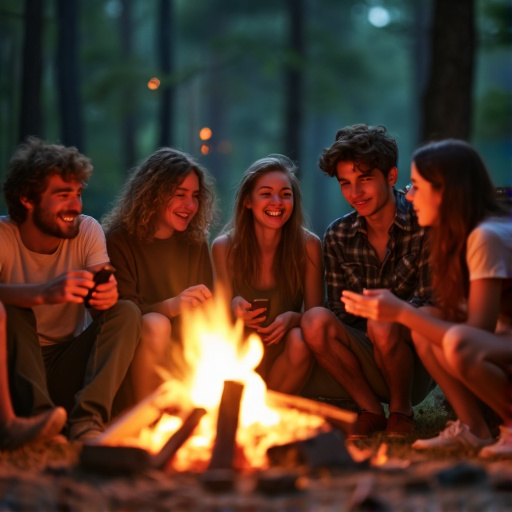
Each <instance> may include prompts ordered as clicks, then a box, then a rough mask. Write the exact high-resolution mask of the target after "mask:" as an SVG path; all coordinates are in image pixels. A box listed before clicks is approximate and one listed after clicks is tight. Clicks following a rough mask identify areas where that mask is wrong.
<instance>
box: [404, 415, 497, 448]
mask: <svg viewBox="0 0 512 512" xmlns="http://www.w3.org/2000/svg"><path fill="white" fill-rule="evenodd" d="M492 442H493V438H492V437H489V438H487V439H480V438H479V437H477V436H475V435H474V434H472V433H471V432H470V430H469V427H468V426H467V425H466V424H465V423H462V422H461V421H460V420H457V421H449V422H448V423H447V424H446V428H445V429H444V430H443V431H441V432H440V433H439V435H438V436H437V437H432V438H431V439H417V440H416V441H414V443H413V444H412V448H416V449H417V450H428V449H430V448H452V447H455V446H464V447H465V448H470V449H472V450H474V449H479V448H482V447H484V446H487V445H489V444H491V443H492Z"/></svg>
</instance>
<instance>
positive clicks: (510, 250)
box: [343, 139, 512, 456]
mask: <svg viewBox="0 0 512 512" xmlns="http://www.w3.org/2000/svg"><path fill="white" fill-rule="evenodd" d="M411 181H412V188H411V189H410V191H409V193H408V199H409V200H410V201H412V202H413V204H414V209H415V211H416V213H417V216H418V221H419V223H420V224H421V225H422V226H430V232H429V236H430V240H431V266H432V271H433V272H432V274H433V292H434V295H433V297H434V300H435V302H436V309H435V310H434V311H431V314H430V315H429V314H426V312H425V311H424V309H422V310H420V309H415V308H414V307H412V306H410V305H409V304H407V303H405V302H403V301H401V300H399V299H397V298H396V297H394V296H393V295H391V294H390V293H389V292H388V291H387V290H365V292H364V294H363V295H359V294H355V293H352V292H348V291H345V292H343V302H344V304H345V307H346V308H347V311H350V312H352V313H354V314H357V315H361V316H364V317H366V318H372V319H374V320H382V321H396V322H400V323H402V324H403V325H405V326H407V327H409V328H410V329H411V330H412V331H413V340H414V344H415V346H416V350H417V351H418V354H419V355H420V357H421V359H422V361H423V363H424V365H425V366H426V368H427V369H428V371H429V372H430V374H431V375H432V377H433V378H434V379H435V380H436V382H437V383H438V384H439V386H440V387H441V388H442V390H443V391H444V393H445V396H446V398H447V399H448V401H449V402H450V404H451V405H452V407H453V408H454V411H455V413H456V415H457V421H454V422H451V421H450V422H448V425H447V428H446V429H445V430H443V431H442V432H441V433H440V434H439V436H437V437H434V438H432V439H418V440H417V441H416V442H415V443H414V444H413V447H415V448H417V449H428V448H435V447H450V446H457V445H459V446H460V445H462V446H465V447H466V448H471V449H480V454H481V455H482V456H492V455H502V454H506V455H511V454H512V386H511V384H512V222H511V218H510V212H508V211H507V210H506V208H505V207H504V205H502V204H500V203H499V202H498V200H497V199H496V191H495V188H494V186H493V184H492V182H491V179H490V177H489V175H488V172H487V169H486V167H485V165H484V163H483V161H482V159H481V158H480V156H479V155H478V153H477V152H476V151H475V150H474V149H473V148H472V147H471V146H470V145H469V144H467V143H466V142H463V141H459V140H451V139H450V140H444V141H440V142H435V143H431V144H428V145H426V146H424V147H421V148H419V149H418V150H416V152H415V153H414V155H413V162H412V167H411ZM480 401H483V402H484V403H486V404H487V405H488V406H489V407H490V408H491V409H493V410H494V411H495V412H496V413H497V414H498V415H499V416H500V417H501V418H502V420H503V421H504V424H503V425H502V426H501V427H500V430H501V432H500V437H499V439H498V441H497V442H496V443H494V444H492V443H493V438H492V436H491V432H490V429H489V426H488V424H487V422H486V420H485V417H484V414H483V413H482V410H481V408H480V405H481V404H480Z"/></svg>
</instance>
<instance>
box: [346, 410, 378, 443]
mask: <svg viewBox="0 0 512 512" xmlns="http://www.w3.org/2000/svg"><path fill="white" fill-rule="evenodd" d="M385 428H386V416H384V414H383V413H375V412H370V411H364V410H363V411H360V412H359V414H358V416H357V421H356V423H355V424H354V426H353V428H352V433H351V434H350V435H349V436H348V439H349V440H354V439H365V438H366V437H368V436H371V435H372V434H375V433H376V432H382V431H383V430H384V429H385Z"/></svg>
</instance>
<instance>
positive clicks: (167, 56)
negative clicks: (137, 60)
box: [158, 0, 175, 146]
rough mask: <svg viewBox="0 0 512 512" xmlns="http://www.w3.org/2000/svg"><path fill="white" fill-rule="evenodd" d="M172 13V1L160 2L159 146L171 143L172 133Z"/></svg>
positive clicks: (163, 0)
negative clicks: (161, 84)
mask: <svg viewBox="0 0 512 512" xmlns="http://www.w3.org/2000/svg"><path fill="white" fill-rule="evenodd" d="M174 32H175V28H174V12H173V5H172V0H160V15H159V23H158V56H159V60H160V71H161V73H162V76H163V77H164V78H165V80H164V84H163V86H162V90H161V94H162V105H161V107H160V146H169V145H171V144H172V143H173V139H174V133H173V129H172V122H173V119H174V86H173V85H171V84H169V83H168V82H169V77H170V75H171V73H172V71H173V68H174V59H173V56H174V51H173V49H174V48H173V34H174Z"/></svg>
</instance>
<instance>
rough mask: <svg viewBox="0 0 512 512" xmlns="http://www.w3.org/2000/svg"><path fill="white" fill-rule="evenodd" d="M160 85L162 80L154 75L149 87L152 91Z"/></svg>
mask: <svg viewBox="0 0 512 512" xmlns="http://www.w3.org/2000/svg"><path fill="white" fill-rule="evenodd" d="M159 87H160V80H158V78H156V77H153V78H152V79H151V80H150V81H149V82H148V89H151V90H152V91H154V90H156V89H158V88H159Z"/></svg>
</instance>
